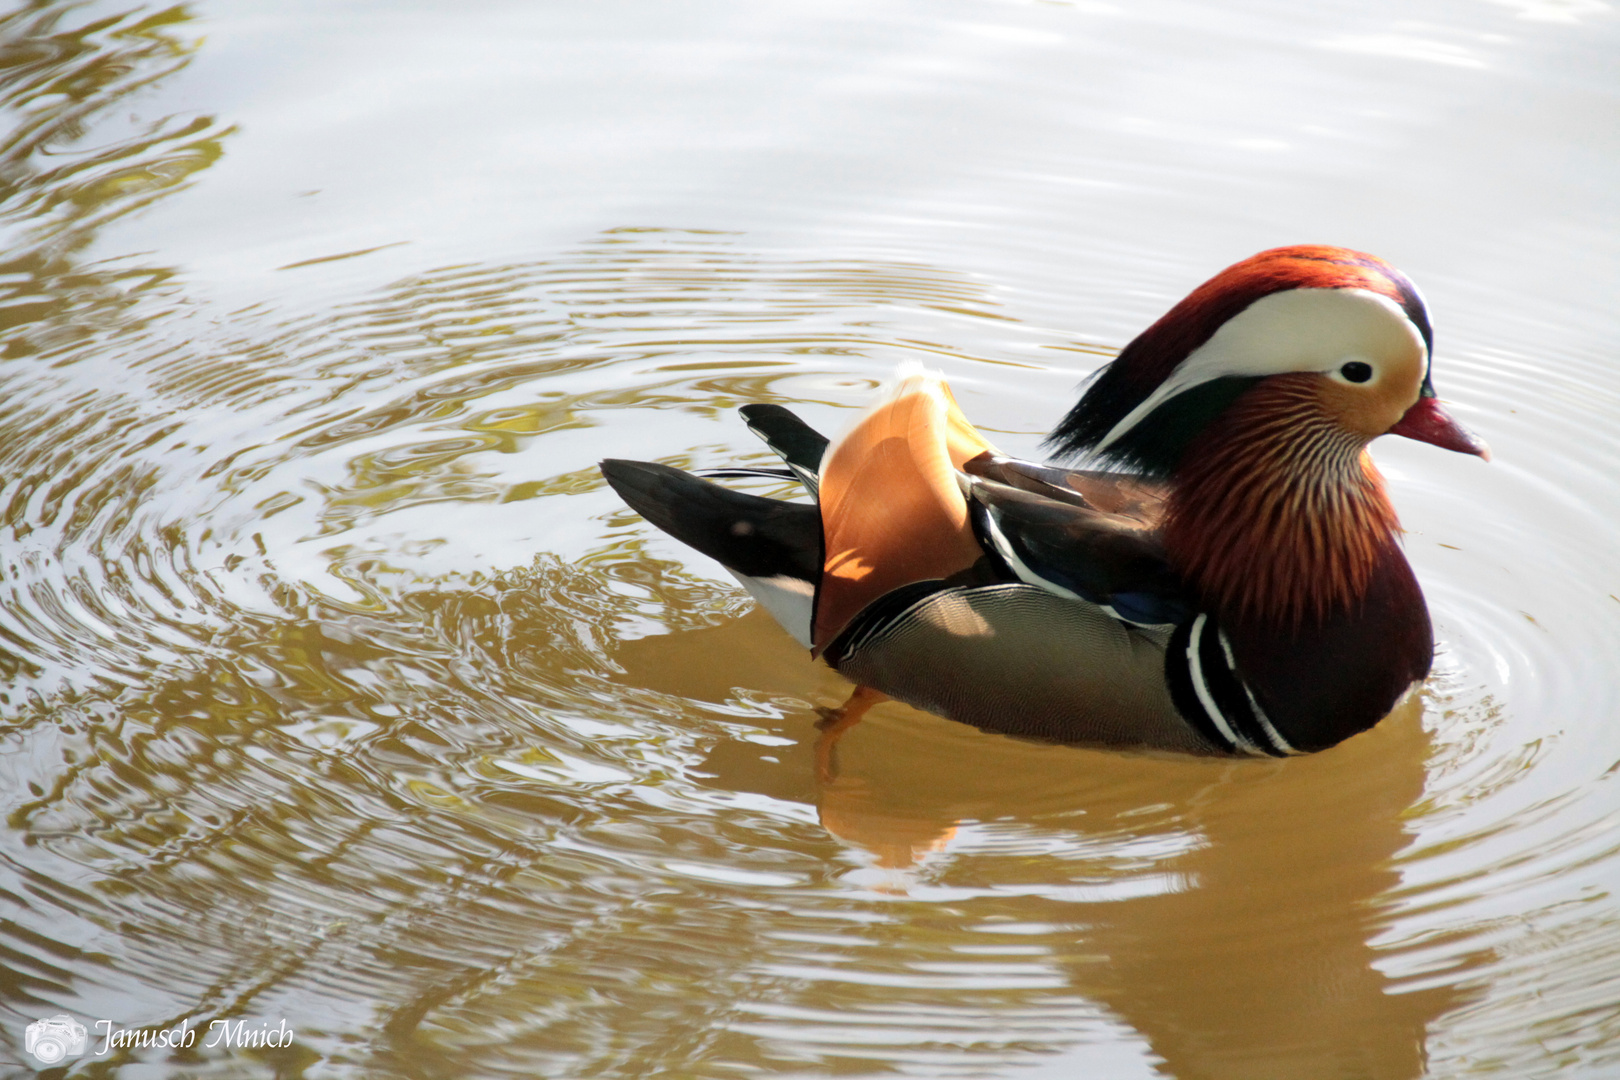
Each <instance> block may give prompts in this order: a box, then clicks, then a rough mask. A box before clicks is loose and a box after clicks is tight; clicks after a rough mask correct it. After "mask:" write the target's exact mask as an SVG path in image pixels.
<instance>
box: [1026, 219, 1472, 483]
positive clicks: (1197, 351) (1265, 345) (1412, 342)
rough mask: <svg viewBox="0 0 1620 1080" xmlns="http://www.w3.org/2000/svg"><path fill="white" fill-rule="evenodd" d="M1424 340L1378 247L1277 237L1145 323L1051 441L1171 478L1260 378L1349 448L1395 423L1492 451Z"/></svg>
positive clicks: (1419, 305)
mask: <svg viewBox="0 0 1620 1080" xmlns="http://www.w3.org/2000/svg"><path fill="white" fill-rule="evenodd" d="M1432 347H1433V333H1432V331H1431V329H1430V326H1429V316H1428V312H1427V310H1426V309H1425V307H1424V305H1423V298H1422V296H1421V295H1419V293H1418V291H1417V288H1416V287H1415V286H1414V285H1413V284H1412V283H1411V282H1410V281H1409V280H1407V278H1406V276H1405V275H1404V274H1402V273H1401V272H1400V271H1398V270H1396V269H1395V268H1394V267H1392V266H1390V265H1389V264H1388V263H1386V262H1384V261H1383V260H1382V259H1378V258H1375V257H1373V256H1371V255H1365V254H1362V253H1361V252H1357V251H1350V250H1348V249H1346V248H1339V247H1327V246H1319V245H1300V246H1297V247H1283V248H1274V249H1272V250H1270V251H1263V252H1261V253H1260V254H1258V255H1255V256H1253V257H1251V258H1248V259H1245V260H1243V261H1242V262H1240V263H1237V264H1235V265H1233V266H1229V267H1227V268H1226V269H1225V270H1222V271H1221V272H1220V273H1219V274H1216V275H1215V276H1214V277H1213V278H1210V279H1209V280H1208V281H1206V282H1205V283H1204V284H1202V285H1200V286H1199V287H1198V288H1196V289H1194V290H1193V291H1192V293H1191V294H1189V295H1188V296H1187V298H1186V299H1184V300H1182V301H1181V302H1180V303H1179V304H1177V305H1176V306H1175V307H1173V308H1171V309H1170V311H1169V312H1168V313H1167V314H1165V316H1164V317H1163V318H1161V319H1160V320H1159V321H1158V322H1156V323H1154V324H1153V325H1152V326H1150V327H1148V328H1147V330H1145V331H1143V332H1142V334H1141V335H1140V336H1139V337H1137V338H1136V340H1134V341H1132V342H1131V343H1130V344H1129V345H1127V346H1126V347H1125V348H1124V350H1122V351H1121V352H1120V354H1119V357H1118V358H1117V359H1115V360H1114V362H1113V363H1111V364H1109V365H1108V366H1107V367H1105V368H1103V369H1102V370H1101V371H1100V372H1099V373H1098V374H1097V375H1096V376H1095V377H1094V378H1093V380H1092V382H1091V384H1090V386H1089V387H1088V388H1087V390H1086V393H1085V394H1084V396H1083V397H1082V398H1081V399H1080V402H1079V404H1077V405H1076V406H1075V407H1074V409H1073V410H1071V411H1070V413H1069V414H1068V415H1067V416H1066V417H1064V419H1063V422H1062V423H1061V424H1059V425H1058V427H1057V428H1056V429H1055V430H1054V431H1053V432H1052V434H1051V435H1050V436H1049V437H1048V440H1047V441H1048V443H1049V444H1050V445H1052V446H1053V447H1054V448H1055V449H1056V450H1057V451H1058V452H1059V453H1060V454H1062V455H1066V456H1072V455H1081V454H1086V455H1090V456H1092V457H1094V458H1097V459H1101V460H1105V461H1111V462H1114V463H1116V464H1119V465H1123V466H1126V467H1129V468H1133V469H1137V470H1140V471H1142V472H1145V473H1148V474H1150V475H1157V476H1161V477H1170V476H1173V475H1175V474H1176V473H1177V471H1178V470H1179V468H1180V466H1181V465H1182V462H1183V459H1184V458H1185V457H1186V455H1187V452H1188V449H1189V448H1190V447H1192V446H1194V445H1195V443H1197V442H1198V441H1199V437H1200V436H1201V435H1203V434H1204V433H1205V432H1206V431H1207V430H1208V429H1210V428H1211V426H1212V425H1214V424H1215V423H1216V421H1218V420H1220V419H1222V418H1223V417H1225V416H1227V414H1228V412H1229V410H1232V408H1233V406H1235V405H1236V404H1237V403H1238V402H1239V401H1240V400H1243V399H1246V398H1248V399H1250V404H1251V406H1253V404H1254V398H1253V392H1255V391H1258V390H1259V389H1260V388H1261V387H1263V386H1266V385H1267V384H1270V387H1269V390H1267V391H1262V392H1261V393H1260V396H1261V397H1266V398H1275V399H1276V400H1277V401H1279V402H1286V403H1287V405H1286V407H1285V408H1282V409H1280V410H1279V420H1288V421H1289V422H1298V423H1299V424H1300V426H1301V427H1302V428H1308V429H1314V430H1316V431H1317V432H1318V433H1319V434H1320V433H1321V432H1323V431H1324V430H1328V431H1331V432H1333V434H1334V436H1335V439H1334V441H1335V442H1339V441H1341V440H1342V442H1343V443H1344V444H1347V445H1354V446H1356V447H1357V448H1358V449H1359V447H1360V446H1364V445H1365V444H1366V443H1367V442H1370V441H1371V440H1373V439H1375V438H1377V437H1378V436H1379V435H1384V434H1395V435H1405V436H1407V437H1409V438H1413V439H1419V440H1422V441H1424V442H1429V443H1433V444H1435V445H1436V446H1442V447H1445V448H1446V449H1448V450H1457V451H1460V452H1462V453H1468V454H1477V455H1479V456H1480V457H1484V458H1488V457H1489V451H1488V450H1487V448H1486V446H1485V444H1484V443H1483V442H1481V441H1480V440H1479V439H1477V438H1475V437H1474V436H1473V435H1472V434H1470V433H1469V432H1468V431H1467V430H1465V429H1464V428H1463V427H1462V426H1461V425H1459V424H1458V423H1457V422H1456V421H1455V420H1453V419H1452V418H1451V417H1450V416H1449V415H1447V413H1446V412H1445V410H1444V409H1442V408H1441V407H1440V404H1439V402H1438V400H1437V399H1436V398H1435V394H1434V388H1433V386H1432V385H1431V383H1430V381H1429V362H1430V354H1431V351H1432ZM1247 411H1249V412H1254V411H1255V410H1254V409H1253V408H1252V407H1251V408H1250V409H1249V410H1247ZM1259 415H1260V416H1264V410H1263V409H1262V410H1260V413H1259Z"/></svg>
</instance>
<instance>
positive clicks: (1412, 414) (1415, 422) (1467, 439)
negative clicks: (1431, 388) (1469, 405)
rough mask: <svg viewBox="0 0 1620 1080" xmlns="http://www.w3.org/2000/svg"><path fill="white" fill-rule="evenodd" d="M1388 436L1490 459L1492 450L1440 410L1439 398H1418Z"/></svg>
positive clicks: (1444, 411)
mask: <svg viewBox="0 0 1620 1080" xmlns="http://www.w3.org/2000/svg"><path fill="white" fill-rule="evenodd" d="M1388 434H1390V435H1405V436H1406V437H1407V438H1408V439H1416V440H1417V441H1418V442H1426V443H1433V444H1434V445H1436V446H1441V447H1444V448H1445V449H1447V450H1455V451H1457V452H1458V453H1459V454H1474V455H1477V456H1479V457H1482V458H1484V459H1485V460H1486V461H1489V460H1491V448H1490V447H1489V446H1486V445H1485V440H1483V439H1481V438H1480V437H1479V436H1477V435H1475V434H1474V433H1473V432H1471V431H1469V430H1468V429H1467V428H1465V427H1463V426H1462V425H1461V424H1459V423H1457V421H1455V420H1453V419H1452V418H1451V414H1450V413H1448V412H1446V410H1444V409H1442V408H1441V407H1440V399H1439V398H1432V397H1420V398H1418V399H1417V404H1416V405H1413V406H1412V407H1411V408H1410V409H1407V410H1406V415H1405V416H1403V417H1401V419H1400V421H1399V422H1398V423H1396V425H1395V426H1394V427H1392V428H1390V429H1389V432H1388Z"/></svg>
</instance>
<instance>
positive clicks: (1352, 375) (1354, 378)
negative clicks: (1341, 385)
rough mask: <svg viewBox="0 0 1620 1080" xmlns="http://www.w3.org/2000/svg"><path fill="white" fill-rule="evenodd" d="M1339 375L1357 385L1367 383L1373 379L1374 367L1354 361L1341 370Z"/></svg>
mask: <svg viewBox="0 0 1620 1080" xmlns="http://www.w3.org/2000/svg"><path fill="white" fill-rule="evenodd" d="M1339 374H1340V375H1343V376H1344V377H1345V379H1346V380H1348V381H1350V382H1355V383H1362V382H1366V381H1367V380H1368V379H1370V378H1372V365H1371V364H1364V363H1362V362H1361V361H1360V360H1352V361H1350V362H1349V363H1348V364H1346V365H1344V367H1342V368H1340V369H1339Z"/></svg>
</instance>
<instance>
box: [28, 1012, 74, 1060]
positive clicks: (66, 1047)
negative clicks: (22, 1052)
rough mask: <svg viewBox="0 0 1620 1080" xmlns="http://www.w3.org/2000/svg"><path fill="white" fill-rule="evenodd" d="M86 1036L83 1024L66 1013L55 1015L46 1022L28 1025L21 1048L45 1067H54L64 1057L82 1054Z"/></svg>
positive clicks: (36, 1021) (38, 1021)
mask: <svg viewBox="0 0 1620 1080" xmlns="http://www.w3.org/2000/svg"><path fill="white" fill-rule="evenodd" d="M87 1034H89V1032H87V1031H86V1030H85V1027H84V1025H83V1024H81V1023H79V1022H78V1021H77V1020H75V1019H73V1017H71V1016H69V1015H68V1014H67V1013H57V1014H56V1015H55V1016H53V1017H51V1018H49V1019H48V1020H35V1021H34V1022H33V1023H32V1024H29V1025H28V1028H27V1033H26V1035H25V1036H24V1039H23V1048H24V1049H26V1050H27V1051H28V1052H29V1053H30V1054H33V1055H34V1057H35V1058H37V1059H38V1060H40V1061H42V1062H44V1063H45V1064H46V1065H55V1064H56V1063H57V1062H58V1061H61V1060H62V1059H63V1058H65V1057H69V1056H72V1057H77V1056H78V1055H80V1054H82V1053H84V1039H85V1036H86V1035H87Z"/></svg>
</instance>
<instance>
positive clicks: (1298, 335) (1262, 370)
mask: <svg viewBox="0 0 1620 1080" xmlns="http://www.w3.org/2000/svg"><path fill="white" fill-rule="evenodd" d="M1427 356H1428V350H1427V346H1425V345H1424V343H1423V333H1422V331H1420V330H1419V329H1418V328H1417V326H1416V325H1415V324H1413V322H1412V320H1411V319H1410V318H1408V317H1407V314H1406V312H1405V310H1404V309H1402V307H1401V306H1400V305H1399V304H1397V303H1396V302H1395V301H1393V300H1391V299H1390V298H1389V297H1387V296H1383V295H1380V294H1379V293H1375V292H1370V291H1368V290H1366V289H1288V290H1285V291H1283V292H1275V293H1272V294H1271V295H1270V296H1264V297H1261V298H1260V299H1259V300H1256V301H1255V302H1254V303H1252V304H1250V305H1249V306H1248V307H1246V308H1244V309H1243V310H1242V311H1240V312H1238V313H1237V314H1236V315H1234V316H1232V317H1231V318H1230V319H1228V320H1227V321H1226V322H1225V323H1224V324H1223V325H1222V326H1221V327H1220V329H1218V330H1216V331H1215V333H1214V334H1212V335H1211V336H1210V338H1209V340H1208V341H1206V342H1204V343H1203V344H1202V345H1200V346H1199V347H1198V348H1196V349H1194V350H1193V351H1192V352H1191V353H1189V354H1188V355H1187V357H1186V359H1184V360H1182V361H1181V363H1179V364H1177V365H1176V367H1175V369H1174V370H1172V371H1171V372H1170V375H1169V377H1167V378H1166V379H1165V380H1164V382H1162V383H1160V384H1159V386H1158V388H1157V389H1155V390H1154V391H1153V392H1152V393H1151V394H1149V395H1148V396H1147V398H1146V399H1145V400H1144V401H1143V402H1142V403H1141V404H1140V405H1138V406H1136V408H1134V409H1132V410H1131V411H1130V412H1129V413H1127V414H1126V415H1125V417H1124V419H1122V420H1120V422H1119V423H1117V424H1115V425H1114V427H1113V429H1112V430H1111V431H1109V433H1108V434H1107V435H1105V436H1103V438H1102V439H1101V440H1100V441H1099V442H1098V443H1097V446H1096V450H1097V451H1104V450H1107V449H1108V448H1109V447H1110V446H1112V445H1113V444H1114V443H1116V442H1118V441H1119V440H1120V439H1121V438H1122V437H1123V436H1124V435H1125V433H1126V432H1127V431H1130V430H1131V429H1132V428H1134V427H1135V426H1136V425H1137V424H1138V423H1140V422H1141V421H1142V420H1143V419H1144V418H1146V417H1147V416H1148V415H1149V414H1151V413H1152V412H1153V411H1154V410H1155V409H1157V408H1158V407H1159V406H1161V405H1163V404H1164V403H1165V402H1167V401H1169V400H1170V399H1171V398H1173V397H1175V396H1176V395H1178V394H1180V393H1182V392H1183V391H1186V390H1190V389H1192V388H1193V387H1195V386H1198V385H1200V384H1202V383H1206V382H1210V381H1211V380H1214V379H1219V378H1223V377H1225V376H1228V375H1236V376H1255V375H1259V376H1266V375H1282V374H1285V373H1287V372H1294V371H1315V372H1334V373H1338V372H1339V370H1340V368H1342V366H1343V365H1344V364H1345V363H1348V362H1350V361H1349V360H1347V359H1346V358H1347V357H1348V358H1352V359H1355V360H1361V361H1362V362H1364V363H1370V361H1369V360H1364V359H1362V358H1367V357H1376V358H1379V359H1381V360H1388V361H1391V362H1395V361H1397V360H1398V359H1401V358H1412V359H1414V360H1417V361H1418V362H1423V361H1424V360H1425V358H1426V357H1427ZM1380 366H1381V365H1373V367H1374V371H1375V372H1376V371H1377V370H1378V368H1379V367H1380ZM1339 377H1340V378H1342V377H1343V376H1342V375H1340V376H1339ZM1345 381H1346V382H1348V381H1349V380H1345Z"/></svg>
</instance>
